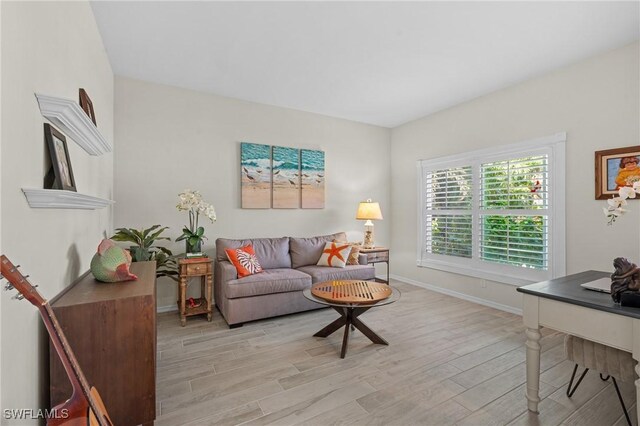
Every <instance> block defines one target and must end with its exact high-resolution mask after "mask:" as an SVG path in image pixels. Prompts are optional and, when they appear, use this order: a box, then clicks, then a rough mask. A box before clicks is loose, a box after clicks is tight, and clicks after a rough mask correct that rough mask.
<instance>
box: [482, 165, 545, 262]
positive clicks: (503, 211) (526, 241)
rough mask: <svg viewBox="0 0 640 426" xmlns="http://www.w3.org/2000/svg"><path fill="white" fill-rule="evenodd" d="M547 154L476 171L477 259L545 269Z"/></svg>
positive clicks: (485, 166)
mask: <svg viewBox="0 0 640 426" xmlns="http://www.w3.org/2000/svg"><path fill="white" fill-rule="evenodd" d="M548 166H549V156H548V154H543V155H537V156H531V157H522V158H515V159H509V160H503V161H497V162H489V163H483V164H481V165H480V175H479V178H480V183H481V189H480V215H479V226H480V241H479V247H480V258H481V259H482V260H485V261H488V262H496V263H504V264H509V265H514V266H520V267H525V268H535V269H542V270H547V269H548V266H549V264H548V254H549V252H548V242H549V240H548V238H547V234H548V232H549V227H548V221H547V216H548V215H549V213H550V210H549V198H548V193H549V185H548V183H549V182H548V181H549V170H548Z"/></svg>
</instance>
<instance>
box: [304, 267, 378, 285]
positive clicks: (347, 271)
mask: <svg viewBox="0 0 640 426" xmlns="http://www.w3.org/2000/svg"><path fill="white" fill-rule="evenodd" d="M297 271H301V272H304V273H305V274H309V275H311V278H312V279H313V281H312V282H313V283H314V284H315V283H320V282H323V281H332V280H372V279H374V278H375V276H376V270H375V268H374V266H373V265H347V266H345V267H344V268H331V267H329V266H316V265H310V266H303V267H301V268H298V269H297Z"/></svg>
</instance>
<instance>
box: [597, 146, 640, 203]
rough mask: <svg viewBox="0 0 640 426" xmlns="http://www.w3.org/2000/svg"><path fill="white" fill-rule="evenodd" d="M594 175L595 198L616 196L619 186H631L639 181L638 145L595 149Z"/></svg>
mask: <svg viewBox="0 0 640 426" xmlns="http://www.w3.org/2000/svg"><path fill="white" fill-rule="evenodd" d="M595 175H596V179H595V180H596V196H595V198H596V200H606V199H609V198H611V197H613V196H617V195H618V190H619V189H620V188H621V187H623V186H633V183H634V182H636V181H640V145H634V146H628V147H624V148H615V149H606V150H603V151H596V153H595ZM635 199H639V198H635Z"/></svg>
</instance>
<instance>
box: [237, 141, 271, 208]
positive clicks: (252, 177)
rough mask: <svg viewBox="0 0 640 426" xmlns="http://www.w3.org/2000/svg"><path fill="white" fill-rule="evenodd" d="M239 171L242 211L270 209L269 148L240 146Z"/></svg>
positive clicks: (251, 144)
mask: <svg viewBox="0 0 640 426" xmlns="http://www.w3.org/2000/svg"><path fill="white" fill-rule="evenodd" d="M240 170H241V175H242V179H241V188H242V208H243V209H268V208H270V207H271V146H270V145H260V144H257V143H246V142H242V143H241V144H240Z"/></svg>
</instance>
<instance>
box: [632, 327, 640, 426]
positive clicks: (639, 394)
mask: <svg viewBox="0 0 640 426" xmlns="http://www.w3.org/2000/svg"><path fill="white" fill-rule="evenodd" d="M632 330H633V346H632V351H631V354H632V356H633V359H634V360H635V361H636V366H635V370H636V374H637V375H638V377H640V320H637V319H634V320H633V328H632ZM634 383H635V385H636V411H637V413H636V415H637V416H638V424H639V425H640V410H639V409H637V407H640V405H638V404H640V379H637V380H636V381H635V382H634Z"/></svg>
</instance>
